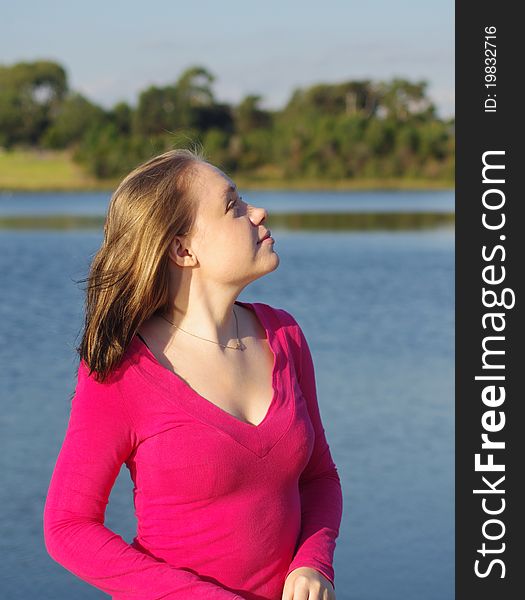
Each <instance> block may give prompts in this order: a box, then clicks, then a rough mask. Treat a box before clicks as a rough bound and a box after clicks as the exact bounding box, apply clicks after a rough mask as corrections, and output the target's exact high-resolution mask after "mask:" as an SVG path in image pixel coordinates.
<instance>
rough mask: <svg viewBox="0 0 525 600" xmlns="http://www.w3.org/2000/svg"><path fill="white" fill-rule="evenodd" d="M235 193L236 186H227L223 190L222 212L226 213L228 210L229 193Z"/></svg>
mask: <svg viewBox="0 0 525 600" xmlns="http://www.w3.org/2000/svg"><path fill="white" fill-rule="evenodd" d="M235 191H237V186H236V185H229V186H228V187H227V188H225V190H224V194H223V197H224V212H226V210H227V208H228V204H229V202H228V201H229V196H230V194H231V192H235Z"/></svg>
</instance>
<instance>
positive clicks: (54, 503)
mask: <svg viewBox="0 0 525 600" xmlns="http://www.w3.org/2000/svg"><path fill="white" fill-rule="evenodd" d="M136 435H137V434H136V430H135V428H134V427H133V423H132V421H131V417H130V414H129V413H128V412H127V410H126V407H125V403H124V402H123V401H122V398H121V395H120V390H119V387H118V381H117V382H114V383H107V382H106V383H100V382H97V381H96V380H95V379H94V377H91V376H88V369H87V367H86V366H85V365H84V363H83V361H81V362H80V365H79V371H78V381H77V386H76V389H75V394H74V396H73V400H72V405H71V412H70V417H69V423H68V426H67V431H66V434H65V437H64V440H63V443H62V447H61V449H60V452H59V455H58V458H57V461H56V464H55V468H54V471H53V474H52V476H51V481H50V484H49V489H48V493H47V497H46V503H45V507H44V514H43V527H44V540H45V545H46V550H47V551H48V553H49V555H50V556H51V557H52V558H53V559H54V560H55V561H56V562H58V563H59V564H60V565H62V566H63V567H65V568H66V569H67V570H68V571H70V572H71V573H73V574H74V575H76V576H77V577H79V578H81V579H82V580H84V581H86V582H87V583H89V584H91V585H92V586H94V587H96V588H98V589H100V590H102V591H103V592H105V593H106V594H109V595H111V597H112V598H117V599H121V600H124V599H126V600H154V599H160V598H163V599H168V598H170V599H173V600H175V599H181V600H182V599H184V600H186V599H187V598H196V599H198V598H202V599H207V600H234V599H237V600H240V599H241V596H239V595H236V594H234V593H233V592H231V591H229V590H226V589H224V588H222V587H219V586H218V585H215V583H212V582H209V581H205V580H203V579H202V578H200V577H199V576H198V575H196V574H195V573H193V572H191V571H189V570H186V569H184V568H176V567H173V566H171V565H169V564H168V563H166V562H164V561H162V560H160V559H157V558H154V557H152V556H150V555H147V554H145V553H143V552H141V551H139V550H138V549H136V548H134V547H133V546H131V545H129V544H128V543H126V541H125V540H124V539H123V538H122V537H121V536H119V535H117V534H116V533H114V532H113V531H111V530H110V529H108V528H107V527H105V526H104V516H105V510H106V505H107V503H108V498H109V494H110V492H111V488H112V487H113V484H114V482H115V480H116V478H117V475H118V474H119V471H120V468H121V466H122V464H123V463H124V462H125V461H126V460H127V458H128V457H129V455H130V454H131V453H132V452H133V450H134V447H135V445H136V443H137V438H136Z"/></svg>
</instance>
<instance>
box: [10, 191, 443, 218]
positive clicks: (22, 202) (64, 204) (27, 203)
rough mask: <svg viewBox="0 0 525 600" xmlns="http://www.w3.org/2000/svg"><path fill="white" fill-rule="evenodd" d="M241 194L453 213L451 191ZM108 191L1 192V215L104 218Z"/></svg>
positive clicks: (293, 206)
mask: <svg viewBox="0 0 525 600" xmlns="http://www.w3.org/2000/svg"><path fill="white" fill-rule="evenodd" d="M240 191H241V195H242V197H243V198H244V200H245V201H246V202H249V203H250V204H254V205H256V206H264V207H265V208H267V209H268V211H269V212H295V211H300V212H317V211H329V212H354V211H370V212H383V211H384V212H387V211H392V212H420V211H423V212H454V192H453V191H451V190H435V191H434V190H433V191H424V192H422V191H419V190H409V191H407V190H399V191H397V190H396V191H377V190H371V191H355V192H345V191H319V192H316V191H311V192H302V191H301V192H300V191H273V190H272V191H267V190H265V191H255V190H247V191H246V192H243V190H240ZM110 196H111V193H110V192H73V193H72V192H61V193H56V192H45V193H43V192H39V193H35V192H27V193H26V192H23V193H13V192H0V216H5V215H28V214H31V215H37V214H38V215H54V214H72V215H104V214H105V213H106V209H107V206H108V202H109V199H110Z"/></svg>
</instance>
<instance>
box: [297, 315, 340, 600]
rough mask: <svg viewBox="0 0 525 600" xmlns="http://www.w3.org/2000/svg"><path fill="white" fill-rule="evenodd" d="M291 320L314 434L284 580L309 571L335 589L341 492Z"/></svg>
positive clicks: (301, 340) (308, 360) (300, 338)
mask: <svg viewBox="0 0 525 600" xmlns="http://www.w3.org/2000/svg"><path fill="white" fill-rule="evenodd" d="M292 320H293V323H294V324H295V327H292V330H294V331H295V338H296V345H297V353H298V355H299V356H298V358H297V360H296V365H297V367H296V370H297V377H298V380H299V384H300V387H301V390H302V392H303V395H304V397H305V399H306V402H307V406H308V412H309V415H310V419H311V421H312V425H313V427H314V430H315V442H314V448H313V451H312V455H311V458H310V460H309V462H308V464H307V465H306V467H305V469H304V471H303V472H302V474H301V476H300V479H299V489H300V495H301V516H302V517H301V518H302V526H301V535H300V539H299V542H298V545H297V550H296V553H295V555H294V558H293V560H292V563H291V564H290V567H289V569H288V572H287V573H286V576H288V574H289V573H290V572H291V571H293V570H294V569H297V568H298V567H311V568H314V569H316V570H318V571H319V572H320V573H322V574H323V575H324V576H325V577H327V578H328V579H329V580H330V581H331V583H332V585H334V588H335V584H334V569H333V557H334V551H335V546H336V538H337V537H338V535H339V527H340V523H341V518H342V513H343V496H342V489H341V483H340V479H339V475H338V472H337V468H336V465H335V464H334V461H333V460H332V455H331V453H330V448H329V446H328V442H327V440H326V436H325V430H324V427H323V424H322V421H321V415H320V412H319V405H318V402H317V392H316V383H315V374H314V365H313V360H312V355H311V353H310V349H309V346H308V343H307V341H306V338H305V336H304V333H303V332H302V330H301V327H300V326H299V325H298V324H297V321H295V319H293V317H292Z"/></svg>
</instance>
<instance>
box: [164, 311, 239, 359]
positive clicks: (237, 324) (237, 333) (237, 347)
mask: <svg viewBox="0 0 525 600" xmlns="http://www.w3.org/2000/svg"><path fill="white" fill-rule="evenodd" d="M159 314H160V316H161V317H162V318H163V319H164V320H165V321H167V322H168V323H170V324H171V325H173V327H176V328H177V329H180V330H181V331H184V333H187V334H189V335H192V336H193V337H197V338H199V339H201V340H204V341H206V342H211V343H212V344H218V345H219V346H222V347H223V348H231V349H232V350H244V349H245V348H246V346H245V345H244V344H243V343H242V342H241V340H240V339H239V322H238V321H237V315H236V314H235V309H233V316H234V317H235V328H236V337H237V344H236V345H235V346H228V345H227V344H220V343H219V342H215V341H214V340H208V339H207V338H203V337H201V336H200V335H196V334H195V333H190V332H189V331H186V330H185V329H182V327H179V326H178V325H175V323H173V322H172V321H170V320H169V319H168V318H167V317H165V316H164V315H163V314H162V313H159Z"/></svg>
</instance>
